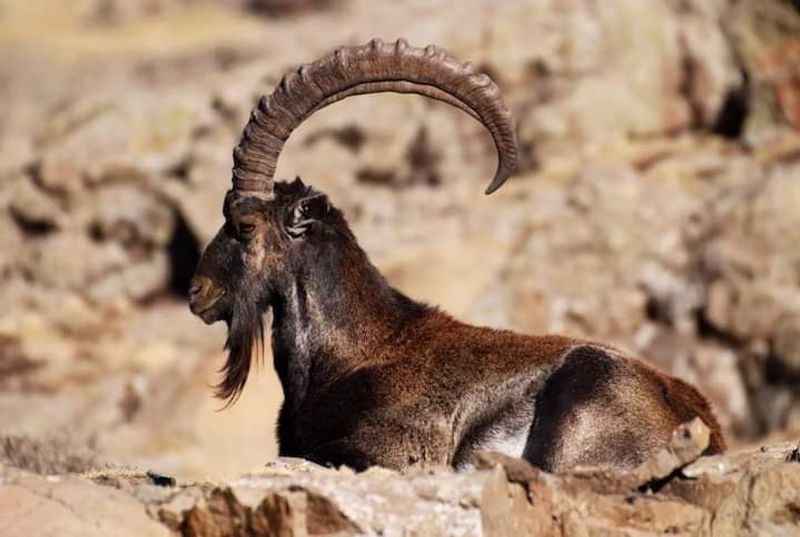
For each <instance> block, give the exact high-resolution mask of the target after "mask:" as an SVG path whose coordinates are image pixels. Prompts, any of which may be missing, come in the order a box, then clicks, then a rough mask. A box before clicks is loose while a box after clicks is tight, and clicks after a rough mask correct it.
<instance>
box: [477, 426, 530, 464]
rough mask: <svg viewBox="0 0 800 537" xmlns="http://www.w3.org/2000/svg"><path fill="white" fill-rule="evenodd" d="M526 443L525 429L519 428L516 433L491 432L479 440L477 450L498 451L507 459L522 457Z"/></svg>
mask: <svg viewBox="0 0 800 537" xmlns="http://www.w3.org/2000/svg"><path fill="white" fill-rule="evenodd" d="M527 441H528V429H527V428H521V429H519V430H517V431H493V432H492V433H490V434H489V435H487V436H486V438H484V439H483V440H481V442H480V447H479V448H478V449H484V450H487V451H498V452H500V453H502V454H503V455H508V456H509V457H522V453H523V452H524V451H525V444H526V442H527Z"/></svg>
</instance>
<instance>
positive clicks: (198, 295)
mask: <svg viewBox="0 0 800 537" xmlns="http://www.w3.org/2000/svg"><path fill="white" fill-rule="evenodd" d="M209 287H211V280H210V279H208V278H206V277H205V276H195V277H194V278H192V280H191V281H190V282H189V304H190V305H191V306H192V307H194V306H197V305H198V304H197V303H198V302H202V301H203V299H204V298H205V296H206V294H207V293H208V289H209Z"/></svg>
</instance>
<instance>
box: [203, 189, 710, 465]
mask: <svg viewBox="0 0 800 537" xmlns="http://www.w3.org/2000/svg"><path fill="white" fill-rule="evenodd" d="M276 194H277V196H276V199H275V200H273V201H263V202H258V203H255V204H252V203H251V205H250V206H239V205H237V202H236V200H232V199H228V200H227V202H226V218H227V223H226V226H225V227H223V229H222V230H221V231H220V234H219V235H218V236H217V238H215V239H214V241H213V242H212V244H211V245H209V247H208V249H207V250H206V252H204V254H203V257H202V259H201V261H200V264H199V266H198V269H197V276H196V280H195V285H194V286H193V290H192V308H193V311H195V312H196V313H199V314H202V316H203V318H204V319H205V320H206V321H207V322H214V321H216V320H221V319H222V320H225V321H226V322H228V324H229V327H230V329H231V330H234V332H231V334H230V335H229V341H232V343H231V355H230V356H229V358H228V363H227V365H226V377H225V379H224V380H223V382H222V383H221V384H220V394H221V395H222V396H224V397H233V398H235V396H236V395H237V394H238V393H239V391H240V390H241V388H242V387H243V386H244V382H245V381H246V378H247V370H248V369H249V362H250V359H251V357H250V351H251V350H252V347H253V345H252V343H251V344H250V345H244V344H242V342H243V341H250V342H252V341H255V340H257V338H258V330H259V327H260V313H259V315H258V316H257V317H255V318H254V317H252V313H248V312H252V311H258V312H262V311H264V310H266V309H267V308H269V307H271V308H272V309H273V326H272V338H273V345H272V346H273V358H274V364H275V367H276V370H277V372H278V374H279V376H280V379H281V382H282V384H283V387H284V393H285V402H284V405H283V407H282V409H281V413H280V417H279V423H278V430H279V443H280V452H281V454H282V455H291V456H299V457H305V458H308V459H311V460H313V461H317V462H319V463H323V464H331V465H343V464H344V465H348V466H351V467H354V468H357V469H363V468H366V467H368V466H370V465H382V466H386V467H390V468H396V469H402V468H407V467H411V466H433V465H453V466H456V467H460V466H463V465H465V464H467V463H469V462H470V461H471V460H472V458H473V457H474V455H475V453H476V451H477V450H480V449H482V448H486V447H490V448H497V447H498V446H500V449H503V450H505V451H506V452H507V453H508V454H511V455H517V456H524V457H525V458H526V459H528V460H530V461H531V462H533V463H534V464H537V465H539V466H541V467H543V468H546V469H548V470H559V469H562V468H566V467H569V466H572V465H574V464H579V463H604V464H610V465H613V466H618V467H629V466H631V465H635V464H637V463H638V462H641V460H643V459H644V458H645V457H647V456H649V455H651V454H652V453H653V452H654V451H656V450H658V449H659V448H660V447H661V446H663V445H664V444H665V443H666V442H667V440H668V439H669V438H670V435H671V434H672V431H673V430H674V428H675V427H677V426H678V425H679V424H680V423H682V422H685V421H688V420H690V419H691V418H693V417H694V416H699V417H700V418H702V419H703V421H704V422H705V423H706V424H707V425H708V426H709V427H710V428H711V431H712V435H711V438H712V440H711V446H710V447H709V449H708V452H709V453H719V452H721V451H722V450H724V448H725V446H724V441H723V439H722V434H721V431H720V427H719V424H718V423H717V420H716V419H715V418H714V415H713V413H712V411H711V409H710V406H709V404H708V403H707V401H706V400H705V399H704V398H703V396H702V395H700V393H698V392H697V390H696V389H694V388H693V387H692V386H690V385H688V384H687V383H685V382H683V381H681V380H678V379H676V378H674V377H671V376H669V375H667V374H665V373H662V372H660V371H657V370H656V369H654V368H653V367H651V366H649V365H647V364H645V363H644V362H642V361H640V360H638V359H635V358H632V357H629V356H626V355H624V354H623V353H621V352H620V351H618V350H616V349H613V348H611V347H608V346H604V345H601V344H596V343H591V342H585V341H579V340H575V339H572V338H568V337H563V336H553V335H545V336H536V335H523V334H516V333H513V332H510V331H505V330H494V329H489V328H482V327H475V326H470V325H467V324H464V323H462V322H459V321H457V320H455V319H453V318H452V317H450V316H449V315H447V314H446V313H444V312H441V311H440V310H438V309H436V308H431V307H429V306H426V305H424V304H420V303H417V302H414V301H413V300H411V299H409V298H407V297H406V296H404V295H403V294H402V293H400V292H398V291H396V290H395V289H393V288H391V287H390V286H389V285H388V284H387V283H386V281H385V280H384V279H383V277H382V276H381V275H380V274H379V273H378V271H377V270H376V269H375V267H373V266H372V265H371V264H370V263H369V260H368V259H367V257H366V254H364V252H363V251H362V250H361V249H360V248H359V247H358V244H357V242H356V240H355V237H354V236H353V235H352V233H351V232H350V230H349V227H348V226H347V224H346V222H345V220H344V218H343V217H342V215H341V213H340V212H339V211H338V210H337V209H335V208H334V207H331V206H330V205H329V203H328V202H327V199H325V198H324V196H321V195H320V194H319V193H316V192H313V191H311V190H310V189H307V188H306V187H305V186H304V185H303V184H302V183H301V182H299V181H296V182H295V183H292V184H283V183H278V184H276ZM243 221H246V222H254V228H253V229H250V228H249V227H247V226H245V228H244V230H243V229H240V228H241V222H243ZM245 231H246V232H245ZM243 233H244V235H243ZM221 290H224V295H223V297H222V298H221V299H216V301H215V300H212V299H209V298H208V297H217V295H219V293H220V292H221ZM209 304H210V305H209ZM244 304H250V306H245V305H244ZM242 312H244V313H242ZM237 316H244V317H245V318H244V319H238V320H237ZM248 330H249V332H248ZM242 348H244V350H242Z"/></svg>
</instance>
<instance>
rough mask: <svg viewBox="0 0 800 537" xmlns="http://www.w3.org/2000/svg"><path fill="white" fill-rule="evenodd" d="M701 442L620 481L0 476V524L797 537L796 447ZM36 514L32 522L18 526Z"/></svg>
mask: <svg viewBox="0 0 800 537" xmlns="http://www.w3.org/2000/svg"><path fill="white" fill-rule="evenodd" d="M707 444H708V429H707V428H706V427H705V426H704V425H703V424H702V423H701V422H699V421H694V422H692V423H688V424H685V425H684V426H682V427H680V428H679V429H678V430H677V431H676V432H675V435H674V437H673V440H672V443H671V444H670V445H669V446H668V447H666V448H665V449H664V450H663V451H662V452H660V453H658V454H657V455H656V456H654V457H653V458H652V459H650V460H648V461H645V462H644V463H642V465H640V466H639V467H637V468H635V469H633V470H631V471H628V472H614V471H611V470H609V469H604V468H589V467H586V468H577V469H575V470H572V471H568V472H565V473H562V474H558V475H553V474H548V473H545V472H542V471H540V470H537V469H535V468H533V467H532V466H530V465H528V464H527V463H526V462H524V461H522V460H519V459H512V458H508V457H505V456H502V455H499V454H495V453H485V454H483V455H482V456H481V458H480V460H479V461H478V463H477V467H475V468H472V469H469V470H467V471H464V472H461V473H454V472H452V471H450V470H444V469H442V470H432V471H425V472H416V473H412V474H406V475H403V474H399V473H396V472H392V471H389V470H384V469H381V468H372V469H370V470H367V471H366V472H363V473H360V474H354V473H353V472H352V471H349V470H347V469H340V470H332V469H326V468H322V467H319V466H316V465H313V464H311V463H307V462H304V461H302V460H292V459H282V460H278V461H276V462H275V463H272V464H270V465H267V466H266V467H264V468H261V469H259V470H257V471H255V472H252V473H250V474H247V475H245V476H242V477H240V478H237V479H233V480H230V481H227V482H224V483H212V482H204V483H193V484H192V483H181V482H176V481H175V480H174V479H171V478H168V477H165V476H160V475H157V474H154V473H150V472H148V473H141V472H136V471H128V470H113V469H112V470H101V471H90V472H87V473H84V474H82V475H81V476H78V475H74V474H73V475H51V476H47V477H42V476H40V475H36V474H32V473H29V472H28V471H26V470H22V469H16V468H14V467H12V466H0V485H1V486H0V506H2V507H3V509H0V527H3V528H4V530H5V533H4V535H9V536H10V537H11V536H13V537H16V536H17V535H20V536H22V535H25V536H35V535H45V534H47V532H48V531H49V530H50V528H59V535H64V536H71V535H95V534H98V535H101V534H103V532H104V531H105V532H107V531H111V532H112V533H114V534H115V535H127V534H128V533H130V534H131V535H162V534H163V535H166V534H172V535H178V534H179V535H184V536H186V537H190V536H191V537H211V536H219V537H223V536H259V535H263V536H271V537H275V536H281V537H305V536H314V535H340V536H344V535H385V536H394V535H397V536H401V535H420V536H422V535H431V536H434V535H436V536H444V535H452V536H467V535H486V536H487V537H493V536H505V535H508V536H515V537H522V536H526V535H530V536H540V535H547V536H553V537H556V536H558V537H572V536H583V535H614V536H617V535H618V536H634V535H637V536H638V535H663V534H670V535H682V536H687V537H688V536H698V537H700V536H702V537H712V536H719V537H722V536H726V537H729V536H740V535H741V536H750V535H753V536H755V535H792V534H793V532H796V530H797V528H798V524H800V514H799V513H798V505H800V463H798V458H799V457H798V453H799V452H800V451H798V450H800V446H798V445H797V444H783V445H774V446H769V447H764V448H762V449H760V450H758V451H756V452H750V453H738V454H733V455H718V456H713V457H700V458H698V456H699V454H700V453H701V452H702V451H703V449H704V448H705V446H707ZM34 510H35V511H36V513H37V516H35V517H30V516H27V517H26V514H30V513H31V512H33V511H34ZM42 513H46V516H44V517H42V516H40V515H41V514H42ZM145 513H146V514H145ZM147 515H149V519H148V517H147ZM159 523H160V524H159Z"/></svg>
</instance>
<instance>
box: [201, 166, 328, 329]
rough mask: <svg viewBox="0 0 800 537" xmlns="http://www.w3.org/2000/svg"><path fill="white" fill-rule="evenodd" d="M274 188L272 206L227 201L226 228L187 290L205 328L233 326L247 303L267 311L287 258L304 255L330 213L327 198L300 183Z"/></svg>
mask: <svg viewBox="0 0 800 537" xmlns="http://www.w3.org/2000/svg"><path fill="white" fill-rule="evenodd" d="M275 186H276V188H275V193H276V196H275V197H274V199H271V200H264V199H261V198H258V197H253V196H250V197H237V196H236V194H235V193H234V192H233V191H231V192H229V193H228V195H227V196H226V197H225V205H224V208H223V214H224V215H225V224H224V225H223V226H222V228H220V230H219V231H218V232H217V234H216V236H215V237H214V239H213V240H212V241H211V243H210V244H209V245H208V247H207V248H206V250H205V251H204V252H203V255H202V256H201V258H200V262H199V263H198V265H197V269H196V271H195V275H194V278H192V283H191V287H190V289H189V303H190V307H191V310H192V313H194V314H195V315H197V316H199V317H200V318H202V319H203V320H204V321H205V322H206V323H207V324H211V323H214V322H216V321H220V320H225V321H227V322H228V324H229V325H230V324H231V323H232V322H235V321H236V316H237V314H241V313H242V308H243V307H244V305H245V303H248V304H249V305H250V306H251V307H255V308H256V309H257V310H258V311H263V310H265V309H266V307H267V306H268V305H269V302H270V296H271V289H273V288H274V286H275V285H277V282H278V281H279V279H280V278H279V277H280V276H281V275H282V274H283V273H284V272H285V271H286V270H287V268H288V265H289V263H288V261H287V252H289V251H290V250H291V251H292V252H293V253H297V251H298V250H301V249H302V248H303V247H304V245H305V242H304V240H303V237H304V235H305V234H306V232H307V231H308V229H309V228H310V227H311V226H312V225H313V224H316V223H318V220H319V219H320V218H321V217H322V216H323V215H324V213H327V210H328V201H327V198H326V197H325V196H324V195H322V194H318V193H316V192H315V191H313V190H312V189H310V188H306V186H305V185H303V183H302V181H300V179H296V180H295V181H294V182H293V183H291V184H288V185H287V184H283V183H281V184H277V185H275ZM302 255H303V254H302V253H299V255H296V256H295V257H302Z"/></svg>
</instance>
